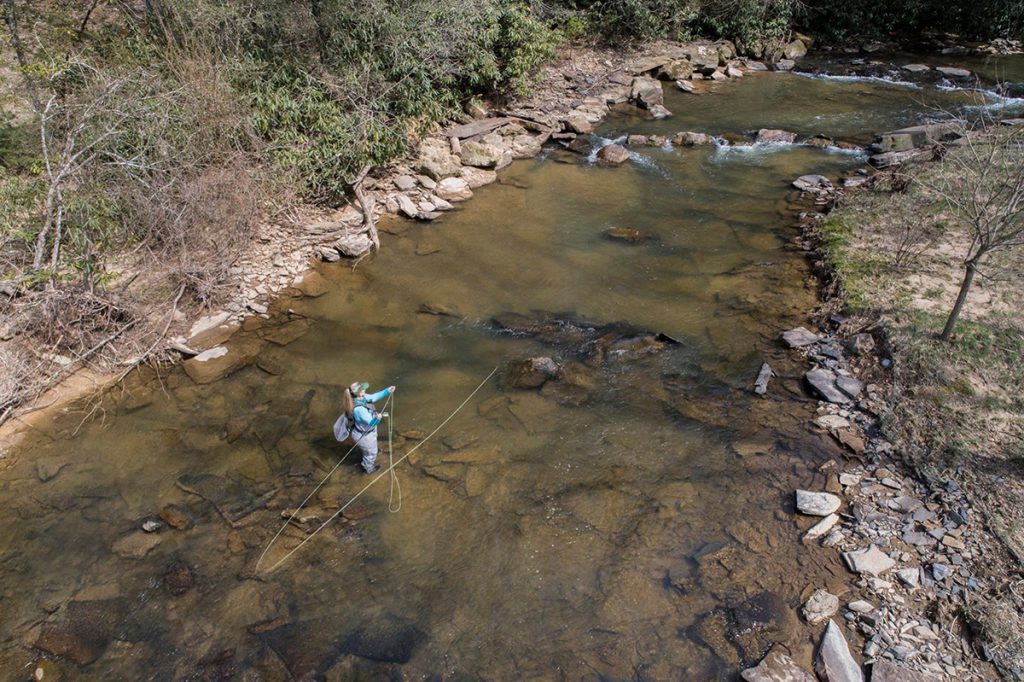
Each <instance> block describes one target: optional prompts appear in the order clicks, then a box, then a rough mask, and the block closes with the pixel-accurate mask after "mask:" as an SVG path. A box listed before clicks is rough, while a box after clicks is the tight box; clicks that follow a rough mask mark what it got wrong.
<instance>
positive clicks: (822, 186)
mask: <svg viewBox="0 0 1024 682" xmlns="http://www.w3.org/2000/svg"><path fill="white" fill-rule="evenodd" d="M793 186H794V187H796V188H797V189H798V190H800V191H801V192H813V193H818V192H823V191H825V190H830V189H832V181H831V180H829V179H828V178H826V177H825V176H824V175H801V176H800V177H799V178H797V179H796V180H794V181H793Z"/></svg>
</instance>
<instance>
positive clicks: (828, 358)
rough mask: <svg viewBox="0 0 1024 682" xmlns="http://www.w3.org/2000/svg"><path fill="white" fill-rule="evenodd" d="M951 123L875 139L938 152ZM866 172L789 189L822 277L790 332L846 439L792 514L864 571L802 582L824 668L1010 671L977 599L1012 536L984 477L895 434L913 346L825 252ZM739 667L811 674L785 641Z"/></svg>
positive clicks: (986, 675) (889, 675)
mask: <svg viewBox="0 0 1024 682" xmlns="http://www.w3.org/2000/svg"><path fill="white" fill-rule="evenodd" d="M940 128H941V129H940ZM948 132H949V131H948V130H947V128H946V127H942V126H920V127H917V128H914V129H906V130H900V131H895V132H893V133H887V134H883V135H881V136H879V138H878V139H877V140H876V143H875V145H874V147H873V150H874V151H875V152H876V153H879V154H886V153H890V152H891V151H892V147H894V146H899V147H901V149H900V151H903V152H906V151H913V152H916V157H917V158H925V157H928V158H931V156H932V154H933V153H934V152H933V150H934V148H935V147H936V146H937V145H938V144H940V143H941V142H942V141H943V140H942V137H941V136H942V135H943V134H948ZM952 141H953V142H955V140H952ZM945 142H947V143H948V142H950V140H949V139H946V140H945ZM872 161H873V162H875V157H873V158H872ZM874 165H876V166H880V167H882V166H886V165H888V164H884V163H875V164H874ZM869 175H870V171H869V170H867V169H861V170H860V171H858V172H855V173H851V174H850V175H849V176H847V177H845V178H840V179H839V180H838V181H834V180H831V179H829V178H824V177H821V176H804V177H801V178H798V179H797V180H795V181H794V183H793V185H794V188H795V189H796V192H795V193H794V194H793V195H792V196H791V197H790V199H791V202H792V203H791V208H792V210H793V212H794V214H796V215H797V216H798V218H799V221H800V225H801V228H802V235H801V236H800V237H799V238H797V240H796V244H797V246H798V247H799V248H802V249H804V250H806V251H807V252H808V253H809V255H810V257H811V258H812V259H813V260H815V261H816V265H817V267H818V271H819V276H820V277H821V278H822V281H823V282H824V283H825V287H824V289H823V291H824V300H823V304H822V307H821V308H820V309H819V311H818V313H817V315H816V319H817V321H818V323H819V330H818V331H811V330H808V329H805V328H796V329H791V330H788V331H786V332H785V333H784V334H783V335H782V338H781V342H782V343H784V344H785V345H786V346H787V347H788V348H790V349H791V350H792V352H794V353H799V354H801V355H802V356H803V357H804V358H805V359H806V362H807V364H808V367H809V369H808V371H807V372H806V375H805V381H806V383H807V385H808V386H809V387H810V388H811V389H812V390H813V391H814V392H815V393H816V394H817V395H818V397H819V398H820V400H819V406H818V409H817V413H818V416H816V417H815V419H814V422H813V428H815V429H819V430H822V431H825V432H827V433H829V434H830V435H831V436H832V437H833V438H834V439H835V441H836V442H837V443H839V444H841V445H842V447H843V448H844V450H845V451H846V452H847V457H846V458H845V459H844V460H843V461H841V462H837V461H834V460H830V461H828V462H826V463H825V464H824V465H822V466H821V467H820V469H819V474H820V477H819V478H818V479H817V480H814V481H809V482H808V486H807V489H806V490H797V491H795V493H794V495H795V505H796V512H797V515H796V517H795V519H794V520H795V524H796V531H797V532H798V533H800V534H801V536H802V541H803V542H805V543H819V544H821V545H822V546H825V547H830V548H834V549H835V550H836V551H837V552H839V553H840V554H841V556H842V559H843V562H844V564H845V566H846V567H847V569H848V570H849V571H850V573H851V574H852V575H853V576H855V579H854V581H849V582H848V583H847V584H846V585H843V586H842V588H841V589H840V590H832V591H829V589H828V588H818V589H814V590H813V591H811V590H810V588H809V590H808V592H809V594H807V595H805V596H806V602H805V604H804V606H803V609H802V615H803V617H804V619H805V620H806V622H807V623H808V624H809V625H812V626H817V627H818V629H824V632H823V634H822V636H821V641H820V645H819V651H818V659H817V671H818V673H819V675H820V676H821V677H822V678H823V679H829V680H838V679H842V680H855V679H864V673H863V672H862V666H866V667H868V669H869V670H870V673H871V675H870V678H871V679H872V680H925V679H990V678H991V677H993V676H995V670H994V668H993V666H992V664H991V663H989V662H987V661H993V660H995V662H996V663H997V665H999V670H1000V672H1002V673H1003V674H1009V675H1014V674H1017V671H1016V669H1015V668H1014V667H1013V659H1012V656H999V655H998V654H996V653H995V650H994V649H991V648H990V647H993V646H998V644H997V643H996V642H994V641H991V640H989V639H986V637H985V636H984V634H986V633H981V632H979V631H978V630H977V626H978V619H977V618H976V616H975V615H974V612H975V611H979V610H980V609H979V604H984V603H986V602H987V601H989V600H993V599H997V598H998V595H999V594H1000V593H1001V592H1002V590H1003V589H1004V587H1005V582H1006V580H1007V575H1008V573H1012V572H1013V570H1014V569H1012V568H1011V565H1012V561H1011V560H1010V557H1009V553H1008V551H1007V547H1006V546H1005V545H1004V544H1003V543H1002V542H1001V541H1000V540H999V539H998V537H997V536H996V534H995V533H993V531H992V530H991V528H990V527H989V525H988V522H987V519H986V518H985V515H983V514H982V513H981V512H980V511H979V510H978V509H977V506H976V504H974V503H973V502H972V498H973V497H974V496H975V495H972V494H971V490H972V489H973V488H974V487H975V485H976V484H977V481H974V480H973V479H972V477H970V476H966V475H965V474H966V472H965V470H964V469H963V468H960V469H957V470H956V471H949V470H947V471H946V472H944V473H942V474H940V475H936V474H935V473H934V470H932V471H931V472H929V471H925V470H924V469H922V468H920V466H919V462H918V461H917V460H915V459H914V458H913V457H911V456H910V455H909V454H908V452H907V450H906V447H907V446H906V444H903V443H900V442H899V441H897V442H896V443H894V442H893V441H891V440H890V437H889V436H887V434H886V430H885V428H884V426H883V423H882V418H883V416H884V415H886V414H891V412H892V407H893V406H892V403H891V401H892V400H893V399H894V397H893V395H892V389H891V384H892V377H891V371H892V368H893V365H894V362H902V361H903V359H902V358H895V357H894V355H893V348H892V345H891V343H890V339H889V337H888V330H887V329H886V326H885V324H884V322H880V321H878V320H877V319H874V318H865V317H858V316H847V315H844V314H842V313H841V312H840V311H841V308H842V303H843V298H842V297H843V291H842V289H841V287H839V286H837V283H836V281H835V274H836V273H834V272H832V271H830V269H829V267H828V266H827V264H826V263H825V261H824V259H822V258H821V256H820V250H821V249H822V248H823V245H822V242H821V236H822V233H821V229H820V228H821V224H822V221H823V220H824V218H825V215H826V214H827V213H828V212H829V211H831V210H832V209H833V208H834V207H835V206H836V205H837V204H838V203H840V202H841V195H842V193H843V190H842V189H840V186H842V187H844V188H851V187H860V186H862V185H864V184H865V183H867V182H868V179H867V177H868V176H869ZM769 371H770V370H769ZM843 590H845V591H843ZM833 592H838V594H833ZM825 623H827V628H825V626H824V624H825ZM837 623H842V624H843V626H844V627H841V626H840V625H838V624H837ZM979 635H981V636H979ZM850 645H852V648H853V650H854V651H859V652H860V656H859V658H860V663H858V662H857V661H856V660H855V658H854V657H853V656H851V655H850V652H849V648H850ZM785 675H789V677H785ZM743 676H744V679H746V680H751V681H753V680H770V679H813V678H812V677H810V676H809V675H808V674H807V673H806V672H804V671H801V670H800V669H799V668H798V667H797V665H796V664H795V663H794V662H793V661H792V660H791V659H789V658H788V657H787V656H785V655H784V652H781V651H778V650H777V651H773V652H772V654H770V655H769V656H767V657H766V658H765V660H764V661H763V662H762V663H761V665H760V666H758V667H757V668H753V669H750V670H747V671H745V672H744V673H743Z"/></svg>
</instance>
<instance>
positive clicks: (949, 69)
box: [935, 66, 971, 78]
mask: <svg viewBox="0 0 1024 682" xmlns="http://www.w3.org/2000/svg"><path fill="white" fill-rule="evenodd" d="M935 70H936V71H938V72H939V73H941V74H942V75H943V76H948V77H950V78H970V77H971V72H970V71H969V70H968V69H961V68H958V67H955V66H936V67H935Z"/></svg>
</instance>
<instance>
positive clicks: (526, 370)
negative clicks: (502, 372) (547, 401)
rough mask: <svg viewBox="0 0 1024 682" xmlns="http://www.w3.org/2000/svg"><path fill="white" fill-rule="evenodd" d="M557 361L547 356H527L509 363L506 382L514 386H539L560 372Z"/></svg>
mask: <svg viewBox="0 0 1024 682" xmlns="http://www.w3.org/2000/svg"><path fill="white" fill-rule="evenodd" d="M561 371H562V369H561V367H559V366H558V363H557V362H555V361H554V360H552V359H551V358H547V357H540V358H529V359H528V360H518V361H515V362H511V363H509V366H508V373H507V376H508V382H509V385H511V386H514V387H516V388H540V387H541V386H543V385H544V383H545V382H547V381H549V380H551V379H557V378H558V376H559V374H561Z"/></svg>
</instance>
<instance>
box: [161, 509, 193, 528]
mask: <svg viewBox="0 0 1024 682" xmlns="http://www.w3.org/2000/svg"><path fill="white" fill-rule="evenodd" d="M160 518H161V519H163V520H164V522H165V523H166V524H167V525H168V526H170V527H171V528H174V529H176V530H188V529H189V528H191V527H192V519H191V518H190V517H189V515H188V514H186V513H185V512H184V511H182V510H181V509H180V508H178V507H176V506H174V505H173V504H169V505H167V506H166V507H164V508H163V509H161V510H160Z"/></svg>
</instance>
